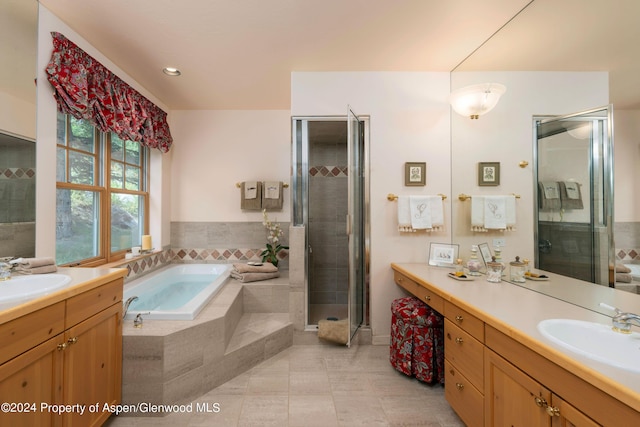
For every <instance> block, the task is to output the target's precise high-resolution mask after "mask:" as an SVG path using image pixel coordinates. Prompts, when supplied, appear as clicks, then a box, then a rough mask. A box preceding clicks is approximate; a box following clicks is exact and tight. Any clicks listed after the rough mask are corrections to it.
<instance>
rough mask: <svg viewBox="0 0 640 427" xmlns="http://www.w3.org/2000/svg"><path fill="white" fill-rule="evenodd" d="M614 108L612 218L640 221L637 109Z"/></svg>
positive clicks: (639, 158) (638, 126)
mask: <svg viewBox="0 0 640 427" xmlns="http://www.w3.org/2000/svg"><path fill="white" fill-rule="evenodd" d="M613 108H614V111H613V117H614V119H613V121H614V130H613V134H614V153H615V157H614V162H615V166H614V169H615V176H614V187H615V208H614V211H615V220H616V222H632V221H640V179H638V176H639V175H640V172H639V169H640V111H638V110H616V109H615V105H614V106H613Z"/></svg>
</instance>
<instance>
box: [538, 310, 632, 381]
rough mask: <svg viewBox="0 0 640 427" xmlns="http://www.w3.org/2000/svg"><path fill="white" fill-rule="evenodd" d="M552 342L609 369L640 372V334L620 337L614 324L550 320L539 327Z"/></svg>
mask: <svg viewBox="0 0 640 427" xmlns="http://www.w3.org/2000/svg"><path fill="white" fill-rule="evenodd" d="M538 330H539V331H540V333H541V334H542V335H543V336H544V337H546V338H548V339H549V340H550V341H552V342H554V343H556V344H558V345H560V346H562V347H564V348H566V349H568V350H571V351H573V352H575V353H578V354H581V355H583V356H586V357H588V358H590V359H593V360H597V361H598V362H602V363H605V364H607V365H610V366H615V367H617V368H621V369H625V370H627V371H632V372H637V373H640V363H639V361H640V333H637V332H632V333H631V334H620V333H617V332H614V331H613V330H611V325H604V324H601V323H594V322H585V321H582V320H572V319H547V320H543V321H542V322H540V323H539V324H538Z"/></svg>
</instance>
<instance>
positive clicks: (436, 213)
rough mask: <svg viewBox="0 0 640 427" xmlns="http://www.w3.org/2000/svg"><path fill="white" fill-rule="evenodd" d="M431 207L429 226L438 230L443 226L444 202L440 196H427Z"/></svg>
mask: <svg viewBox="0 0 640 427" xmlns="http://www.w3.org/2000/svg"><path fill="white" fill-rule="evenodd" d="M429 206H430V207H431V228H432V229H433V230H440V229H442V228H444V202H443V201H442V196H429Z"/></svg>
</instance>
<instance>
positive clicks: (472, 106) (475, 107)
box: [449, 83, 507, 119]
mask: <svg viewBox="0 0 640 427" xmlns="http://www.w3.org/2000/svg"><path fill="white" fill-rule="evenodd" d="M506 91H507V88H506V87H505V86H504V85H501V84H499V83H481V84H477V85H471V86H466V87H463V88H460V89H457V90H454V91H453V92H451V95H450V98H449V102H450V103H451V107H452V108H453V110H454V111H455V112H456V113H458V114H460V115H461V116H465V117H469V118H471V119H477V118H478V117H480V116H481V115H483V114H486V113H488V112H489V111H491V110H492V109H493V107H495V106H496V105H497V104H498V100H499V99H500V97H501V96H502V94H503V93H505V92H506Z"/></svg>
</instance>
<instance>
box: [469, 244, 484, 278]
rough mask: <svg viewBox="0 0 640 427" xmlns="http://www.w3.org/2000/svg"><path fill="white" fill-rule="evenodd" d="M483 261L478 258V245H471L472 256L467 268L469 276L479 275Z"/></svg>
mask: <svg viewBox="0 0 640 427" xmlns="http://www.w3.org/2000/svg"><path fill="white" fill-rule="evenodd" d="M481 267H482V263H481V262H480V260H479V259H478V246H477V245H471V258H469V261H467V270H469V276H479V275H480V268H481Z"/></svg>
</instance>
